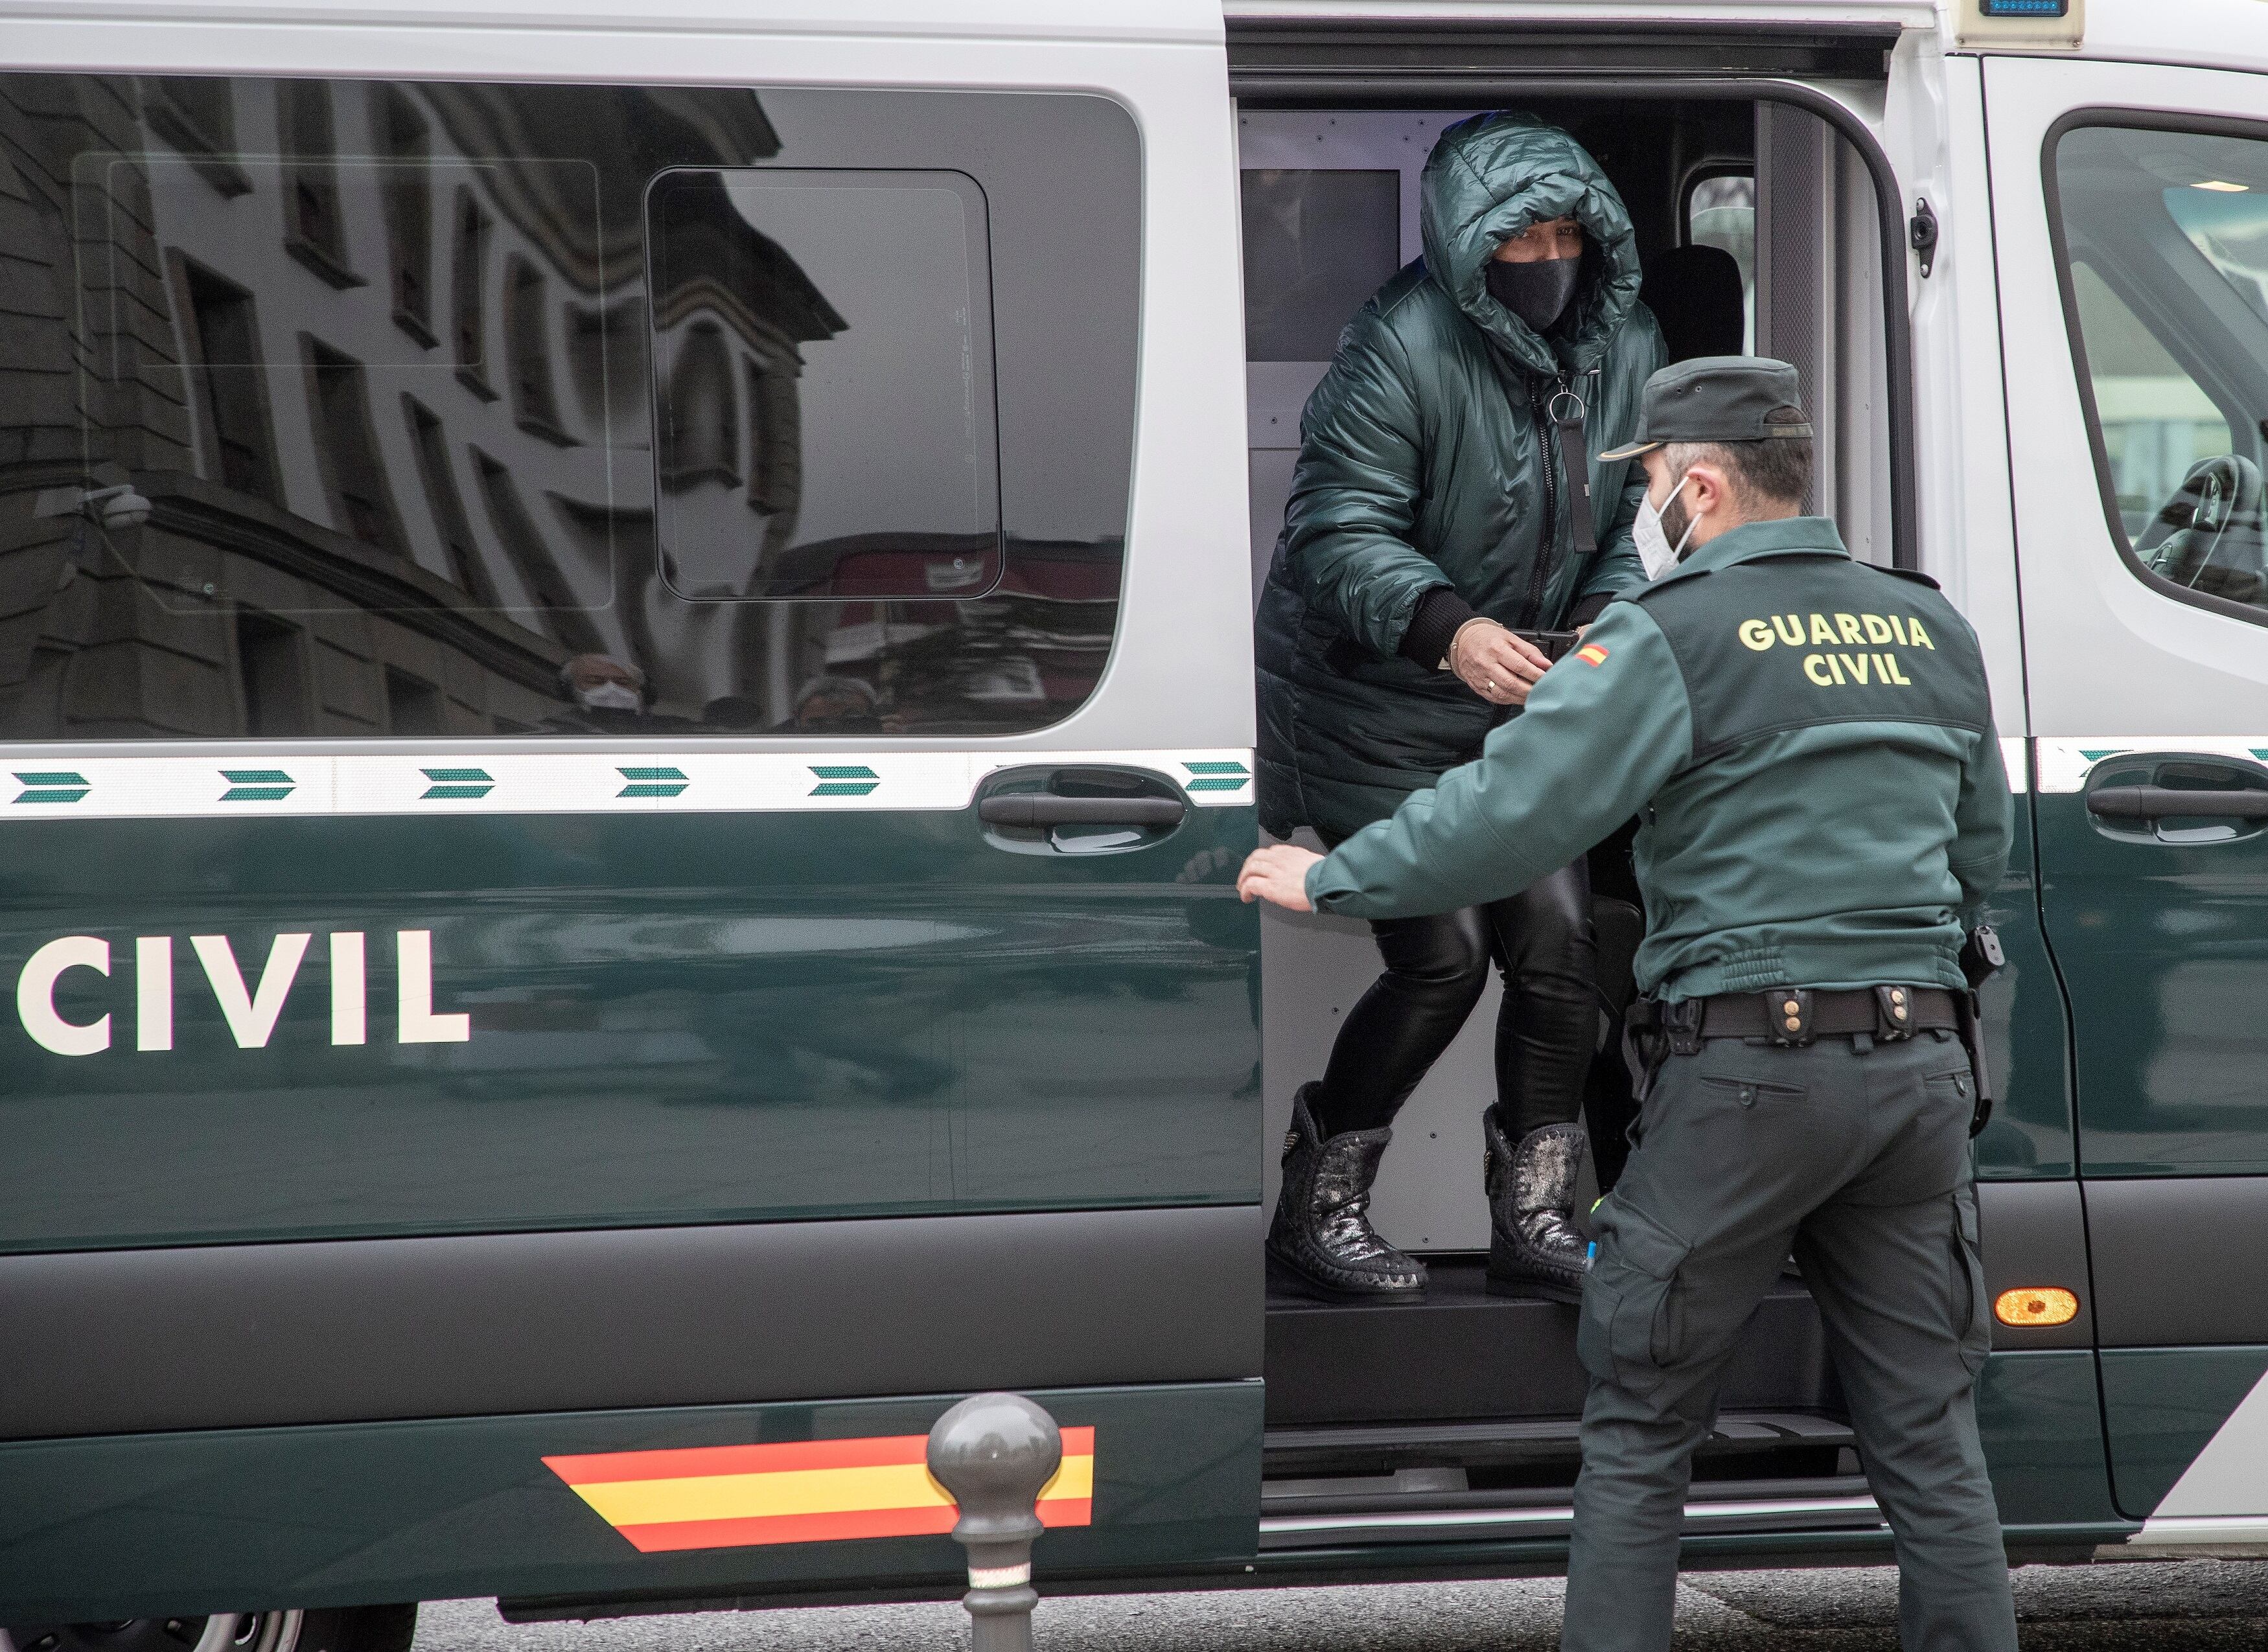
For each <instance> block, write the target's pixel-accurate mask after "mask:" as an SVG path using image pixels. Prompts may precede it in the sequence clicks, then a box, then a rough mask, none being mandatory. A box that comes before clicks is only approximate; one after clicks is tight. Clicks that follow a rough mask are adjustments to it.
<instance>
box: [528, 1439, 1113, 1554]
mask: <svg viewBox="0 0 2268 1652" xmlns="http://www.w3.org/2000/svg"><path fill="white" fill-rule="evenodd" d="M928 1444H929V1438H928V1436H927V1435H919V1434H909V1435H892V1436H888V1437H886V1438H881V1439H863V1440H814V1441H811V1442H809V1443H781V1444H777V1445H727V1446H710V1447H699V1448H695V1449H692V1450H661V1451H607V1452H600V1453H597V1454H595V1455H591V1456H580V1457H545V1458H544V1459H543V1462H544V1465H545V1466H546V1467H548V1468H549V1469H550V1471H551V1472H553V1473H555V1474H556V1475H557V1476H558V1477H559V1478H560V1479H563V1480H564V1481H566V1482H567V1484H568V1485H569V1486H571V1487H574V1490H575V1494H576V1495H577V1496H578V1497H580V1498H581V1499H582V1500H583V1501H585V1502H586V1503H588V1504H589V1505H590V1506H591V1507H592V1509H594V1510H595V1511H596V1512H597V1513H598V1515H599V1516H600V1518H601V1519H603V1520H604V1521H605V1522H606V1523H607V1524H608V1525H610V1526H612V1527H613V1528H614V1529H615V1531H619V1532H620V1533H622V1536H623V1537H625V1538H628V1539H629V1540H630V1544H631V1546H633V1547H635V1548H637V1549H639V1550H642V1551H643V1552H644V1553H648V1554H654V1553H668V1552H670V1551H673V1550H680V1549H725V1548H744V1547H748V1546H754V1545H757V1544H766V1543H823V1542H829V1541H839V1540H840V1539H842V1538H908V1537H917V1536H923V1535H926V1534H929V1533H932V1532H945V1531H952V1530H953V1524H954V1521H955V1520H956V1519H958V1518H959V1517H960V1513H961V1511H960V1509H958V1508H957V1507H955V1505H954V1501H953V1499H952V1497H951V1496H949V1495H948V1494H946V1489H945V1487H942V1486H940V1485H939V1484H938V1483H937V1482H936V1481H935V1480H933V1479H931V1478H930V1475H929V1470H928V1468H927V1467H926V1466H925V1465H924V1453H925V1451H926V1449H927V1447H928ZM1063 1452H1064V1454H1063V1466H1062V1467H1061V1468H1060V1469H1058V1470H1057V1472H1056V1476H1055V1478H1054V1479H1051V1480H1049V1482H1048V1484H1047V1486H1046V1487H1045V1488H1044V1489H1043V1490H1042V1491H1041V1493H1040V1501H1039V1514H1040V1521H1041V1524H1043V1525H1049V1526H1084V1525H1087V1524H1091V1523H1092V1522H1093V1520H1094V1429H1093V1428H1065V1429H1064V1431H1063Z"/></svg>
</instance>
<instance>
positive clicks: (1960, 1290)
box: [1560, 1032, 2016, 1652]
mask: <svg viewBox="0 0 2268 1652" xmlns="http://www.w3.org/2000/svg"><path fill="white" fill-rule="evenodd" d="M1971 1104H1972V1088H1971V1080H1970V1075H1969V1068H1968V1062H1967V1059H1966V1056H1965V1054H1963V1052H1962V1047H1961V1046H1960V1044H1959V1042H1958V1041H1956V1040H1955V1039H1952V1038H1950V1037H1949V1036H1946V1035H1940V1034H1933V1033H1926V1032H1925V1033H1922V1034H1920V1035H1919V1036H1918V1037H1916V1038H1914V1039H1909V1040H1905V1041H1903V1042H1899V1043H1888V1044H1877V1045H1875V1046H1874V1047H1873V1048H1872V1049H1871V1050H1870V1051H1866V1052H1864V1053H1862V1052H1861V1051H1859V1050H1858V1049H1855V1048H1854V1047H1853V1046H1852V1040H1851V1039H1847V1038H1843V1039H1821V1040H1820V1041H1819V1042H1818V1043H1816V1044H1814V1045H1812V1046H1809V1047H1808V1048H1803V1049H1781V1048H1778V1047H1776V1046H1771V1045H1767V1044H1764V1043H1762V1042H1758V1043H1755V1044H1749V1043H1747V1042H1744V1041H1742V1040H1740V1039H1711V1040H1709V1041H1708V1043H1707V1044H1705V1046H1703V1050H1702V1053H1701V1054H1697V1055H1690V1056H1672V1057H1671V1058H1670V1059H1669V1060H1668V1062H1667V1063H1666V1064H1665V1065H1664V1066H1663V1068H1662V1069H1661V1076H1659V1078H1658V1079H1657V1080H1656V1081H1655V1083H1654V1086H1653V1093H1652V1094H1651V1095H1650V1096H1648V1097H1647V1098H1646V1105H1645V1106H1644V1107H1643V1108H1642V1109H1641V1111H1640V1112H1639V1115H1638V1131H1639V1145H1638V1149H1637V1150H1636V1151H1635V1152H1634V1153H1632V1154H1631V1159H1630V1163H1629V1165H1628V1166H1627V1168H1625V1169H1624V1171H1623V1175H1622V1179H1621V1180H1620V1181H1619V1182H1618V1183H1617V1184H1616V1187H1615V1190H1614V1193H1612V1195H1610V1196H1609V1198H1608V1199H1607V1200H1605V1201H1604V1202H1603V1203H1602V1204H1601V1205H1600V1207H1599V1208H1598V1210H1597V1212H1596V1215H1595V1217H1594V1221H1595V1223H1596V1226H1597V1228H1598V1238H1599V1252H1598V1257H1597V1259H1596V1261H1595V1263H1594V1267H1593V1271H1592V1274H1591V1276H1590V1279H1589V1281H1587V1283H1586V1285H1585V1286H1584V1289H1583V1307H1582V1319H1581V1325H1580V1331H1579V1333H1578V1338H1577V1347H1578V1348H1579V1349H1580V1353H1581V1355H1582V1360H1583V1364H1584V1366H1585V1368H1586V1369H1587V1370H1588V1371H1589V1372H1590V1375H1591V1391H1590V1398H1589V1400H1588V1402H1587V1404H1586V1405H1585V1406H1584V1408H1583V1434H1582V1443H1583V1472H1582V1476H1581V1478H1580V1479H1579V1480H1578V1481H1577V1482H1576V1486H1575V1534H1574V1545H1573V1550H1572V1553H1571V1554H1570V1556H1569V1559H1568V1564H1567V1615H1566V1622H1565V1628H1564V1630H1563V1632H1562V1634H1561V1639H1560V1645H1561V1647H1562V1648H1565V1652H1661V1648H1668V1645H1669V1637H1670V1619H1671V1615H1672V1612H1673V1609H1674V1605H1675V1593H1676V1586H1677V1549H1678V1537H1679V1531H1680V1527H1681V1524H1682V1516H1683V1508H1684V1503H1685V1498H1686V1489H1687V1485H1688V1482H1689V1480H1690V1478H1691V1472H1692V1461H1693V1450H1694V1448H1695V1447H1696V1446H1697V1445H1699V1444H1700V1443H1701V1442H1702V1441H1703V1440H1705V1439H1706V1438H1707V1437H1708V1435H1709V1431H1710V1428H1711V1427H1712V1424H1713V1423H1714V1422H1715V1420H1716V1413H1717V1384H1718V1378H1719V1376H1720V1375H1721V1373H1722V1371H1723V1369H1724V1367H1725V1364H1726V1362H1727V1359H1728V1358H1729V1357H1730V1356H1731V1355H1732V1353H1733V1350H1734V1346H1735V1344H1736V1343H1737V1341H1738V1340H1739V1338H1740V1336H1741V1333H1742V1329H1743V1327H1744V1326H1745V1325H1746V1324H1747V1322H1748V1319H1749V1314H1750V1312H1751V1311H1753V1310H1754V1309H1755V1307H1756V1303H1757V1302H1758V1301H1759V1300H1760V1299H1761V1298H1762V1297H1763V1296H1764V1292H1765V1291H1766V1290H1768V1289H1771V1285H1772V1282H1773V1281H1774V1280H1776V1279H1777V1278H1778V1276H1779V1274H1780V1271H1781V1268H1782V1266H1783V1265H1784V1264H1785V1262H1786V1259H1787V1258H1788V1256H1789V1254H1790V1252H1793V1254H1794V1256H1795V1258H1796V1260H1797V1262H1798V1264H1799V1265H1800V1267H1801V1268H1802V1270H1803V1277H1804V1280H1805V1282H1806V1283H1807V1284H1808V1285H1809V1287H1810V1289H1811V1294H1812V1296H1813V1298H1814V1299H1815V1301H1816V1302H1817V1303H1818V1304H1819V1309H1820V1312H1821V1314H1822V1315H1823V1317H1824V1318H1825V1320H1826V1325H1827V1338H1828V1349H1829V1352H1830V1355H1832V1357H1833V1359H1834V1362H1835V1369H1836V1371H1837V1374H1838V1375H1839V1376H1840V1377H1841V1378H1842V1382H1843V1389H1844V1392H1845V1395H1846V1396H1847V1398H1848V1399H1849V1401H1850V1406H1851V1420H1852V1429H1853V1431H1854V1432H1855V1434H1856V1435H1857V1436H1858V1443H1859V1455H1860V1457H1862V1459H1863V1460H1864V1463H1865V1465H1866V1470H1867V1479H1868V1482H1869V1483H1870V1484H1871V1485H1872V1487H1874V1496H1875V1498H1876V1500H1877V1501H1879V1502H1880V1503H1881V1509H1882V1512H1883V1514H1884V1516H1886V1517H1887V1518H1888V1520H1889V1525H1890V1530H1891V1531H1892V1533H1893V1535H1894V1537H1895V1538H1896V1546H1897V1558H1898V1570H1899V1580H1898V1639H1899V1643H1900V1645H1901V1646H1903V1647H1904V1648H1905V1652H1956V1649H1958V1652H1970V1648H1978V1649H1980V1652H1981V1649H1983V1648H1991V1649H1992V1652H2014V1648H2015V1646H2016V1623H2015V1612H2014V1605H2013V1604H2012V1603H2011V1600H2010V1597H2009V1592H2008V1570H2007V1553H2006V1550H2005V1549H2004V1548H2003V1546H2002V1544H2001V1539H2000V1522H1999V1513H1998V1511H1997V1509H1995V1508H1994V1506H1993V1501H1992V1485H1991V1483H1990V1482H1989V1481H1988V1480H1987V1479H1986V1478H1985V1457H1984V1453H1983V1451H1982V1450H1981V1449H1980V1447H1979V1445H1978V1443H1977V1414H1976V1406H1975V1403H1974V1396H1973V1393H1972V1384H1973V1382H1974V1380H1975V1377H1976V1376H1977V1371H1978V1370H1979V1369H1982V1367H1983V1365H1984V1362H1985V1354H1986V1353H1987V1351H1988V1349H1989V1347H1990V1345H1991V1333H1990V1325H1989V1322H1988V1320H1987V1319H1986V1318H1985V1316H1986V1313H1987V1311H1988V1310H1987V1304H1986V1303H1985V1284H1984V1274H1983V1270H1982V1268H1981V1267H1979V1265H1978V1261H1977V1203H1976V1193H1975V1190H1974V1188H1973V1186H1972V1185H1971V1178H1970V1162H1969V1120H1970V1111H1971Z"/></svg>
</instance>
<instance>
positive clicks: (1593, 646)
mask: <svg viewBox="0 0 2268 1652" xmlns="http://www.w3.org/2000/svg"><path fill="white" fill-rule="evenodd" d="M1575 657H1576V658H1577V659H1579V660H1580V661H1582V662H1583V664H1586V665H1603V664H1606V663H1607V650H1604V649H1602V648H1601V647H1600V646H1599V645H1598V644H1597V643H1596V642H1586V643H1584V644H1583V646H1582V647H1580V648H1579V649H1577V650H1575Z"/></svg>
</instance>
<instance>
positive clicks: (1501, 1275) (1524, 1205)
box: [1481, 1107, 1590, 1302]
mask: <svg viewBox="0 0 2268 1652" xmlns="http://www.w3.org/2000/svg"><path fill="white" fill-rule="evenodd" d="M1481 1124H1482V1128H1483V1129H1484V1131H1485V1132H1486V1134H1487V1141H1488V1150H1487V1154H1486V1156H1485V1158H1484V1160H1483V1166H1484V1168H1483V1180H1484V1183H1485V1185H1486V1186H1487V1188H1488V1198H1489V1261H1488V1288H1489V1289H1490V1290H1491V1291H1493V1292H1495V1293H1496V1294H1497V1295H1499V1296H1550V1297H1551V1298H1553V1299H1554V1300H1556V1301H1558V1302H1580V1301H1582V1300H1583V1275H1584V1274H1586V1273H1587V1272H1588V1271H1589V1269H1590V1263H1589V1260H1588V1256H1589V1252H1590V1245H1589V1242H1588V1241H1587V1240H1586V1239H1585V1238H1584V1237H1583V1234H1582V1230H1580V1228H1578V1227H1577V1226H1576V1225H1575V1179H1576V1177H1577V1175H1578V1174H1579V1173H1580V1171H1581V1170H1582V1168H1583V1153H1584V1149H1585V1148H1586V1147H1587V1138H1586V1137H1585V1135H1584V1133H1583V1127H1582V1126H1581V1125H1580V1124H1554V1125H1546V1126H1545V1127H1543V1129H1541V1130H1531V1131H1529V1132H1528V1134H1526V1135H1524V1136H1522V1137H1521V1141H1520V1145H1519V1146H1518V1147H1514V1146H1513V1144H1512V1142H1511V1141H1510V1140H1509V1139H1508V1138H1507V1137H1506V1134H1505V1132H1504V1127H1503V1126H1501V1125H1500V1124H1499V1123H1498V1122H1497V1113H1496V1109H1495V1108H1493V1107H1491V1108H1490V1109H1489V1110H1488V1112H1486V1113H1484V1115H1482V1120H1481Z"/></svg>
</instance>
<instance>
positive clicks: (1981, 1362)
mask: <svg viewBox="0 0 2268 1652" xmlns="http://www.w3.org/2000/svg"><path fill="white" fill-rule="evenodd" d="M1953 1217H1954V1220H1953V1324H1954V1328H1955V1332H1956V1333H1958V1334H1959V1336H1960V1338H1961V1362H1962V1364H1963V1365H1965V1366H1967V1367H1968V1368H1969V1374H1970V1376H1971V1377H1974V1376H1976V1375H1977V1372H1979V1371H1981V1370H1983V1369H1985V1356H1986V1355H1989V1354H1991V1353H1992V1310H1991V1302H1990V1298H1989V1297H1988V1296H1986V1295H1985V1256H1984V1251H1983V1247H1982V1245H1981V1244H1980V1243H1979V1235H1978V1230H1977V1190H1976V1189H1975V1188H1974V1187H1962V1188H1958V1189H1956V1190H1955V1193H1954V1195H1953Z"/></svg>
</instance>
